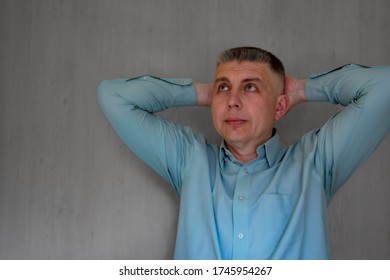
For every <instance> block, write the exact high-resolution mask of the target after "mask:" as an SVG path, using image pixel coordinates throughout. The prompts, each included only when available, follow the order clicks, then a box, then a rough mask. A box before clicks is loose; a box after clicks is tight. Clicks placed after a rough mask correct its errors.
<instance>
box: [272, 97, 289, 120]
mask: <svg viewBox="0 0 390 280" xmlns="http://www.w3.org/2000/svg"><path fill="white" fill-rule="evenodd" d="M288 105H289V99H288V97H287V95H286V94H281V95H279V96H278V98H277V100H276V112H275V120H277V121H278V120H280V119H281V118H283V117H284V116H285V115H286V113H287V111H288V107H289V106H288Z"/></svg>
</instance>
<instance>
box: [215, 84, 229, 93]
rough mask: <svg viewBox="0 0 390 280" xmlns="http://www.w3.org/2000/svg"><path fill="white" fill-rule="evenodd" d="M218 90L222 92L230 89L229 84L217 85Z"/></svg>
mask: <svg viewBox="0 0 390 280" xmlns="http://www.w3.org/2000/svg"><path fill="white" fill-rule="evenodd" d="M217 90H218V91H219V92H221V91H228V90H229V86H228V85H227V84H219V85H218V86H217Z"/></svg>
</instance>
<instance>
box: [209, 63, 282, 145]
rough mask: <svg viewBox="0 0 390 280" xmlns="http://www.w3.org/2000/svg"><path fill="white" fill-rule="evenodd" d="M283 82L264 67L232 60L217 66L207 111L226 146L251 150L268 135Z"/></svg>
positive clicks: (277, 114)
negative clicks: (209, 109) (208, 110)
mask: <svg viewBox="0 0 390 280" xmlns="http://www.w3.org/2000/svg"><path fill="white" fill-rule="evenodd" d="M282 91H283V81H282V80H281V78H280V77H278V76H277V75H276V74H275V73H273V72H272V71H271V69H270V67H269V65H268V64H265V63H255V62H241V63H239V62H237V61H232V62H228V63H224V64H221V65H219V66H218V68H217V70H216V74H215V81H214V90H213V96H212V103H211V111H212V117H213V122H214V126H215V128H216V129H217V131H218V133H219V134H220V135H221V136H222V137H223V138H224V140H225V142H226V143H227V145H228V148H229V146H230V147H231V146H233V147H235V148H254V149H256V148H257V147H258V146H259V145H261V144H263V143H265V142H266V141H267V140H268V139H269V138H271V136H272V130H273V126H274V123H275V120H277V119H280V118H281V117H282V115H280V113H279V112H278V103H279V99H280V93H281V92H282Z"/></svg>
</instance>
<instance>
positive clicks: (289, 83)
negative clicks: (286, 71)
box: [283, 76, 307, 112]
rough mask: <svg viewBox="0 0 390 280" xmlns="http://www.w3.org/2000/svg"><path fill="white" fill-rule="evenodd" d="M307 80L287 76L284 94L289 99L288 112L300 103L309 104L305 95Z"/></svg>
mask: <svg viewBox="0 0 390 280" xmlns="http://www.w3.org/2000/svg"><path fill="white" fill-rule="evenodd" d="M305 85H306V80H298V79H295V78H293V77H291V76H286V78H285V80H284V92H283V94H285V95H286V96H287V97H288V101H289V105H288V109H287V112H288V111H290V110H291V109H292V108H294V107H295V106H296V105H298V104H300V103H304V102H307V99H306V94H305Z"/></svg>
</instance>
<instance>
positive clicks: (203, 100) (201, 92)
mask: <svg viewBox="0 0 390 280" xmlns="http://www.w3.org/2000/svg"><path fill="white" fill-rule="evenodd" d="M194 86H195V89H196V93H197V95H198V105H199V106H206V107H210V106H211V96H212V94H213V84H194Z"/></svg>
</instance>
